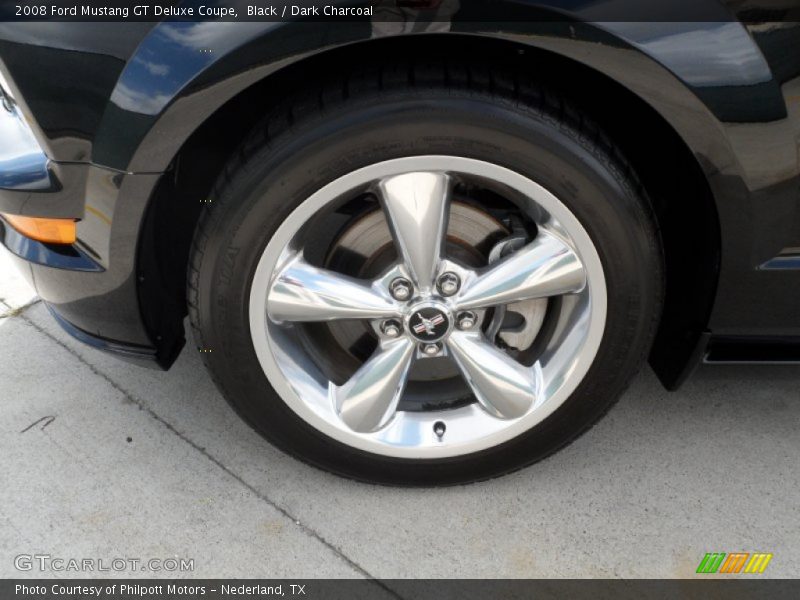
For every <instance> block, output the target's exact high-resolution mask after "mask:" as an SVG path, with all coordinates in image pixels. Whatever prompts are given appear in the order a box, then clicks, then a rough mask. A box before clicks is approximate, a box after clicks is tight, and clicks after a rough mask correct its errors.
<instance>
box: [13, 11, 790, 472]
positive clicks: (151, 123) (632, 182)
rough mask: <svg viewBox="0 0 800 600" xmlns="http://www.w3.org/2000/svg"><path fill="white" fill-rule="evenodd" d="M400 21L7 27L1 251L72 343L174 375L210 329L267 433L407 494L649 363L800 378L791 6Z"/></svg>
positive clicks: (580, 407) (542, 448)
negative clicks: (796, 371) (778, 369)
mask: <svg viewBox="0 0 800 600" xmlns="http://www.w3.org/2000/svg"><path fill="white" fill-rule="evenodd" d="M174 4H176V5H181V6H184V7H187V6H191V5H194V3H193V2H178V3H174ZM234 4H235V3H234ZM334 4H335V3H334ZM350 4H352V3H350ZM365 4H367V3H365ZM391 4H394V9H393V8H392V7H391V6H389V7H388V8H387V7H384V8H385V10H380V9H379V7H377V8H375V9H374V10H372V9H370V10H366V9H365V10H364V11H363V12H364V14H363V15H361V16H358V17H352V18H348V19H344V20H341V21H333V20H331V19H318V20H308V19H300V20H297V19H295V20H292V19H286V20H280V19H276V20H272V21H268V20H263V21H250V22H248V21H245V20H241V21H238V22H235V21H233V20H224V19H223V20H216V21H203V20H197V21H188V20H162V21H158V22H147V21H141V22H140V21H136V20H127V21H125V22H103V23H99V22H94V23H85V22H74V21H69V22H67V21H63V22H43V21H37V20H35V19H32V20H30V21H28V22H5V23H1V24H0V101H1V103H2V106H0V239H2V242H3V244H4V246H5V247H6V248H7V249H8V250H9V251H10V252H11V253H12V254H13V255H14V257H15V259H16V260H17V261H18V263H19V267H20V269H21V270H22V272H24V273H25V274H26V276H28V278H29V280H30V281H31V283H32V284H33V285H34V286H35V287H36V290H37V291H38V293H39V295H40V296H41V297H42V299H43V300H44V301H45V303H46V305H47V306H48V308H49V309H50V311H51V312H52V314H53V317H54V318H55V319H56V320H58V322H59V323H60V324H61V325H62V326H63V327H64V328H65V329H66V330H67V331H68V332H70V333H71V334H72V335H74V336H75V337H77V338H78V339H80V340H82V341H84V342H86V343H88V344H90V345H92V346H95V347H96V348H99V349H102V350H106V351H109V352H112V353H115V354H117V355H119V356H121V357H124V358H127V359H130V360H133V361H136V362H139V363H143V364H150V365H154V366H157V367H160V368H163V369H167V368H169V367H170V365H171V364H172V363H173V361H174V360H175V359H176V357H177V356H178V354H179V352H180V351H181V348H182V347H183V346H184V343H185V338H184V336H185V331H184V321H185V317H186V316H187V315H188V317H189V322H190V323H191V328H192V330H193V332H192V336H191V337H192V339H193V340H194V346H195V347H196V348H197V349H198V350H199V351H200V352H201V354H202V357H203V359H204V361H205V363H206V365H207V367H208V369H209V370H210V372H211V374H212V376H213V378H214V380H215V381H216V383H217V385H218V386H219V388H220V390H221V391H222V393H223V394H224V395H225V397H226V398H227V399H228V400H229V401H230V403H231V404H232V405H233V407H234V408H235V409H236V410H237V412H238V413H239V414H240V415H241V416H242V417H243V418H245V419H246V420H247V421H248V422H249V423H250V424H252V426H253V427H254V428H255V429H257V430H258V431H259V432H260V433H262V434H263V435H264V436H265V437H267V438H268V439H269V440H270V441H271V442H273V443H274V444H276V445H277V446H279V447H280V448H282V449H284V450H286V451H288V452H290V453H292V454H294V455H296V456H298V457H299V458H301V459H303V460H305V461H307V462H309V463H312V464H314V465H317V466H320V467H323V468H326V469H329V470H332V471H334V472H337V473H339V474H342V475H345V476H349V477H354V478H358V479H363V480H371V481H378V482H383V483H395V484H424V485H435V484H449V483H455V482H462V481H470V480H476V479H484V478H488V477H492V476H495V475H498V474H501V473H505V472H508V471H511V470H514V469H517V468H519V467H522V466H524V465H527V464H529V463H531V462H533V461H536V460H538V459H541V458H543V457H544V456H547V455H548V454H550V453H552V452H554V451H555V450H557V449H558V448H560V447H562V446H563V445H565V444H566V443H568V442H569V441H571V440H572V439H574V438H575V437H576V436H578V435H579V434H580V433H582V432H583V431H585V430H586V429H587V428H588V427H590V426H591V425H592V424H593V423H594V422H595V421H596V420H597V419H599V418H600V416H601V415H603V414H604V413H605V412H606V411H607V410H608V409H609V407H610V406H611V404H612V403H613V401H614V400H615V399H616V398H617V397H618V396H619V395H620V394H621V392H622V391H623V390H624V389H625V386H626V385H627V384H628V382H629V381H630V379H631V377H632V376H633V375H634V373H635V372H636V371H637V369H638V368H639V367H640V366H641V365H642V363H643V362H644V361H645V359H649V362H650V364H651V365H652V367H653V369H654V370H655V372H656V373H657V374H658V376H659V378H660V379H661V381H662V382H663V384H664V385H665V386H666V387H668V388H670V389H673V388H675V387H677V386H678V385H680V383H681V382H682V381H683V380H684V379H685V378H686V377H687V376H688V375H689V374H690V373H691V371H692V369H693V368H694V367H695V366H696V365H697V364H698V363H699V362H701V361H703V360H705V361H708V362H714V361H718V362H719V361H724V362H736V361H766V362H791V361H800V310H799V308H800V26H798V23H797V21H800V14H797V12H798V11H797V9H796V8H795V7H794V5H795V3H794V2H791V1H785V0H774V1H772V2H768V3H765V4H769V7H767V9H762V8H758V7H754V5H755V4H757V3H754V2H749V1H748V2H744V1H740V0H726V1H720V0H694V1H693V2H691V3H683V2H674V1H673V0H657V1H654V2H651V3H649V4H648V6H649V7H650V9H652V10H654V11H661V12H656V13H655V14H656V15H657V18H654V19H652V20H649V21H643V20H637V21H631V20H626V19H624V18H621V17H620V16H619V15H620V13H619V11H617V10H616V7H617V5H621V4H623V3H621V2H616V1H611V2H605V3H599V4H598V3H594V2H586V3H570V6H569V7H568V8H564V3H563V2H558V1H556V0H550V1H545V2H526V1H523V2H517V1H515V2H505V1H503V0H498V1H497V2H493V3H486V2H477V1H470V0H461V2H460V3H448V2H446V0H445V1H444V2H436V1H433V2H400V1H399V2H396V3H391ZM627 4H629V3H625V5H626V6H627ZM684 5H685V7H684V8H685V11H684V12H681V11H682V10H684V9H682V8H681V7H683V6H684ZM487 6H490V7H491V10H489V8H487ZM492 11H494V12H492ZM684 13H685V14H686V15H687V16H686V18H684V17H683V16H682V15H683V14H684ZM500 17H502V18H500ZM641 18H646V17H641Z"/></svg>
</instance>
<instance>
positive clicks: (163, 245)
mask: <svg viewBox="0 0 800 600" xmlns="http://www.w3.org/2000/svg"><path fill="white" fill-rule="evenodd" d="M539 42H540V45H539V47H535V46H531V45H530V44H525V43H522V42H519V41H510V40H504V39H500V38H499V37H489V36H472V35H459V34H452V33H450V34H427V35H424V36H402V37H396V38H386V39H381V40H371V41H367V42H360V43H357V44H348V45H345V46H342V47H339V48H336V49H331V50H326V51H324V52H320V53H318V54H315V55H313V56H309V57H305V58H303V59H301V60H298V61H297V62H293V63H291V64H288V65H285V66H284V67H283V68H281V69H279V70H276V71H275V72H272V73H270V74H268V75H266V76H264V77H262V78H261V79H259V80H258V81H256V82H254V83H252V84H251V85H249V86H248V87H246V88H245V89H244V90H243V91H240V92H239V93H238V94H236V95H235V96H233V97H232V98H230V99H229V100H227V101H226V102H224V103H223V104H222V105H221V106H219V107H217V108H216V110H214V111H213V113H211V115H210V116H209V117H208V118H207V119H205V120H204V121H203V122H202V123H201V124H200V125H199V126H198V127H197V128H196V129H195V130H194V131H192V132H191V134H190V135H189V136H188V138H186V139H185V141H183V143H182V144H181V145H180V148H179V150H178V151H177V152H176V153H175V154H174V156H173V158H172V159H171V161H170V163H169V167H168V169H167V172H166V173H165V174H164V176H163V177H162V178H161V181H160V183H159V185H158V187H157V189H156V190H155V192H154V194H153V196H152V197H151V200H150V202H149V206H148V210H147V214H146V218H145V220H144V223H143V227H142V232H141V235H140V243H139V248H138V256H137V263H138V264H139V271H140V272H143V273H146V274H147V277H145V278H144V280H145V281H147V282H149V283H148V285H147V286H144V285H140V286H139V290H138V293H139V301H140V307H141V311H142V316H143V319H144V321H145V324H146V326H147V328H148V330H149V331H150V332H151V333H153V334H154V335H153V336H152V337H153V338H154V339H157V332H159V331H161V332H163V331H167V330H169V331H173V332H174V331H177V330H178V329H181V328H182V325H181V323H182V320H183V317H184V316H185V314H186V305H185V303H186V300H185V287H184V281H185V273H186V266H187V264H188V259H189V252H190V245H191V237H192V235H193V233H194V228H195V224H196V222H197V218H198V216H199V214H200V210H201V209H202V207H203V204H204V203H205V202H209V201H211V202H213V198H210V197H209V193H210V191H211V188H212V186H213V183H214V181H215V180H216V178H217V177H218V175H219V174H220V173H221V171H222V170H223V168H224V165H225V163H226V162H227V160H228V158H229V156H230V155H231V153H232V152H234V151H235V149H236V147H237V146H238V145H239V144H240V143H241V141H242V140H243V139H244V138H245V136H246V134H247V132H248V131H249V130H250V129H251V128H252V127H253V126H255V124H256V123H257V122H258V120H259V119H260V117H261V115H262V113H263V107H264V106H271V105H273V104H275V103H279V102H281V101H282V100H281V99H282V97H283V96H284V94H283V91H284V90H286V89H289V88H292V87H293V86H298V85H308V82H309V81H314V80H315V78H316V77H317V76H319V77H321V76H322V75H323V74H325V73H330V72H331V71H332V70H342V65H349V64H358V61H359V59H360V58H361V59H362V60H363V55H364V52H365V51H366V50H367V47H368V51H369V55H370V57H372V58H373V59H374V60H377V61H380V60H381V59H385V60H392V59H395V60H396V57H397V56H402V57H403V60H405V61H408V62H409V63H417V64H424V62H425V61H427V60H430V59H431V58H432V57H435V58H437V59H445V60H453V61H464V60H473V59H474V60H476V61H481V63H483V64H487V65H488V64H491V63H492V61H502V63H503V64H504V66H505V67H506V68H508V67H510V68H513V69H520V70H525V71H528V72H535V73H536V75H537V78H538V79H541V80H542V82H543V83H544V84H546V85H547V86H550V87H554V88H557V89H559V90H560V91H562V92H563V93H565V94H566V95H568V96H570V97H571V98H572V99H573V100H574V101H575V104H576V105H577V106H579V107H580V108H581V109H582V110H586V111H587V112H589V113H590V114H591V116H592V118H593V120H595V121H597V122H598V123H599V124H600V125H601V126H602V127H603V129H604V130H605V131H607V132H609V134H610V135H611V136H612V137H613V139H614V143H615V144H616V145H617V146H619V147H620V148H621V149H622V151H623V153H625V155H626V157H627V160H628V161H629V162H630V163H631V164H632V165H633V168H634V169H635V170H636V171H637V174H638V175H639V178H640V179H641V180H642V183H643V185H644V187H645V189H646V191H647V193H648V195H649V196H650V198H651V200H652V202H653V205H654V208H655V210H656V214H657V217H658V221H659V226H660V229H661V233H662V238H663V243H664V248H665V255H666V262H667V265H666V267H667V298H666V302H665V310H664V315H663V317H662V322H661V326H660V328H659V332H658V335H657V337H656V341H655V344H654V347H653V350H652V353H651V357H650V358H651V364H652V365H653V366H654V368H655V369H656V372H657V374H658V375H659V377H660V378H661V380H662V382H663V383H664V384H665V385H666V386H667V387H675V386H676V385H677V384H678V383H680V381H681V380H682V378H683V377H684V376H685V375H686V372H687V366H689V364H690V362H691V359H692V355H693V353H694V352H695V351H696V348H697V347H698V344H699V343H700V342H701V341H702V339H703V333H704V331H705V328H706V325H707V322H708V317H709V315H710V312H711V308H712V306H713V301H714V297H715V293H716V283H717V278H718V271H719V260H720V257H719V255H720V233H719V231H720V226H719V217H718V214H717V208H716V204H715V200H714V195H713V193H712V191H711V188H710V187H709V184H708V180H707V177H706V173H707V172H709V171H714V170H715V169H717V168H718V167H717V164H716V163H718V161H729V160H731V156H730V154H729V148H728V147H727V144H726V143H725V142H724V139H722V137H721V131H720V130H719V128H718V123H717V121H716V120H715V119H714V117H713V115H711V113H710V112H709V111H708V109H707V108H706V107H704V106H703V105H702V103H701V102H700V101H699V100H698V99H697V98H696V97H695V96H694V95H693V94H691V92H690V91H689V90H688V89H686V88H685V87H684V86H683V85H682V84H681V83H680V82H679V81H678V80H677V79H676V78H675V77H674V76H673V75H671V74H670V73H669V72H667V71H666V70H665V69H664V68H663V67H661V66H660V65H658V64H657V63H655V62H654V61H653V60H652V59H650V58H648V57H645V56H644V55H642V54H641V53H639V52H638V51H635V50H632V49H630V48H629V47H621V46H605V47H603V50H602V51H598V52H596V53H595V55H592V56H586V55H585V54H582V53H583V51H584V48H583V47H582V46H581V45H574V44H569V43H566V42H565V41H563V40H558V39H550V38H547V39H542V40H539ZM562 42H564V43H562ZM604 55H605V56H604ZM592 63H594V64H592ZM598 63H599V64H600V65H601V66H603V69H602V70H601V69H598V68H597V67H598ZM632 65H633V66H637V65H638V68H641V69H642V72H643V73H644V75H645V77H641V78H640V81H638V83H635V84H634V85H627V82H626V81H625V78H626V77H629V75H626V73H627V72H628V71H627V69H630V68H632ZM603 71H606V72H603ZM615 75H619V76H620V77H621V78H622V81H620V78H618V77H615ZM661 86H669V87H668V88H667V89H669V90H670V91H671V93H670V94H668V95H667V97H666V100H665V99H664V97H665V95H664V94H663V89H664V88H663V87H661ZM659 87H661V93H660V94H659V96H660V99H659V98H653V97H652V96H648V93H649V92H653V93H654V91H655V90H656V89H658V88H659ZM587 89H590V90H591V91H592V93H591V97H588V96H587V94H586V93H585V91H586V90H587ZM676 103H677V104H678V105H679V106H678V107H677V108H676V106H675V104H676ZM686 111H688V112H689V113H690V114H691V115H692V117H693V122H692V121H691V120H687V119H685V114H686ZM619 115H625V119H624V120H622V121H621V120H620V116H619ZM676 120H677V121H679V123H678V126H676V123H675V121H676ZM643 131H647V132H648V134H649V135H648V136H647V137H645V136H643V135H642V132H643ZM687 137H688V139H687ZM728 164H730V163H728ZM675 173H680V174H681V176H680V177H676V176H675ZM687 214H689V215H691V218H686V217H687ZM165 298H167V299H168V301H165ZM688 298H691V302H687V299H688ZM158 335H162V337H163V334H158Z"/></svg>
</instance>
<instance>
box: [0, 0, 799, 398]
mask: <svg viewBox="0 0 800 600" xmlns="http://www.w3.org/2000/svg"><path fill="white" fill-rule="evenodd" d="M184 4H188V3H184ZM489 4H491V10H492V11H494V12H493V13H492V14H494V15H497V14H507V15H513V18H510V17H509V18H508V20H505V21H501V20H498V19H497V18H489V13H488V12H487V11H488V10H489V9H488V8H487V5H489ZM627 4H628V3H624V2H607V3H601V4H596V3H592V2H588V3H585V4H581V3H577V7H574V6H573V7H572V8H571V9H569V10H566V9H565V8H564V3H563V2H556V1H551V2H494V3H481V2H469V1H467V0H462V2H461V3H460V6H458V8H457V10H454V11H451V12H449V13H448V12H445V13H442V12H441V10H440V12H439V13H438V14H435V15H434V18H430V15H427V16H425V18H423V17H422V16H420V18H419V20H418V22H412V23H411V25H410V26H409V24H408V23H405V24H396V23H381V22H378V19H377V18H376V19H375V21H374V22H370V20H368V19H364V20H360V21H359V20H353V21H348V22H340V23H331V22H246V23H231V22H224V21H223V22H210V21H206V22H170V21H165V22H159V23H134V22H131V23H107V24H97V23H95V24H86V23H58V24H55V23H24V24H23V23H15V24H9V23H5V24H2V25H0V60H2V64H0V72H2V73H3V74H4V76H5V79H6V84H5V85H6V86H8V88H9V89H8V90H7V91H8V92H9V95H10V96H11V97H13V102H15V103H16V104H17V105H18V110H19V112H20V114H22V115H24V117H25V120H26V121H27V122H28V124H29V125H30V127H31V135H32V136H33V139H35V141H36V145H37V148H38V150H37V152H38V154H37V152H27V153H23V156H21V157H19V156H10V158H8V159H7V160H6V159H5V158H4V159H2V160H0V173H2V180H0V212H5V213H12V214H25V215H30V216H51V217H65V218H77V219H81V220H80V222H79V224H78V242H77V243H76V244H75V246H74V249H73V250H74V252H73V253H70V252H67V254H69V258H71V260H72V262H71V263H70V262H69V261H67V262H65V256H64V255H65V252H64V250H63V249H59V248H55V247H48V246H47V245H41V246H42V247H33V249H31V247H27V248H23V246H24V245H25V244H24V241H20V240H19V239H17V238H18V237H19V236H18V235H17V237H16V238H15V232H13V230H11V229H10V227H8V226H7V225H5V224H0V228H4V229H5V231H4V233H3V237H4V241H5V244H6V246H7V247H9V249H11V250H12V252H14V253H16V254H17V255H18V256H21V257H22V258H24V260H21V263H22V265H23V269H26V270H27V271H28V273H29V274H30V279H31V281H32V282H33V283H34V285H35V286H36V289H37V291H38V292H39V294H40V296H41V297H42V298H43V299H44V300H45V301H46V302H47V303H48V305H49V306H50V307H51V309H52V310H53V311H55V312H56V313H57V314H58V315H59V319H61V320H62V321H63V322H64V323H66V324H68V327H71V328H72V329H73V333H75V334H78V335H82V336H83V338H84V340H85V341H87V340H89V339H92V340H95V341H96V344H95V345H97V346H99V347H103V348H105V349H108V350H111V351H117V352H120V351H122V353H123V354H127V355H129V356H131V355H132V356H135V357H136V358H137V359H144V360H148V359H154V360H155V362H157V363H158V364H159V365H160V366H162V367H168V366H169V365H170V364H171V362H172V361H173V360H174V358H175V357H176V356H177V353H178V351H179V350H180V347H181V346H182V344H183V341H184V340H183V326H182V322H181V319H182V316H183V314H184V311H185V307H183V306H181V302H180V299H179V298H178V295H177V294H175V293H173V294H169V297H168V298H167V297H165V296H164V287H165V286H164V285H162V284H161V283H154V279H159V277H158V276H157V275H155V274H154V271H158V270H159V268H160V267H159V263H160V262H162V261H169V260H170V259H169V257H165V256H160V255H159V254H158V252H157V251H155V250H154V249H153V248H157V246H158V245H157V244H156V243H155V242H154V241H153V239H152V238H153V236H155V235H157V234H154V233H153V231H154V230H155V229H157V228H159V227H164V225H163V224H161V225H159V223H158V221H159V219H162V220H163V214H164V213H161V212H159V210H160V209H159V208H158V206H159V205H165V206H166V205H168V204H169V203H170V194H171V193H173V192H174V190H173V188H172V187H171V186H174V182H175V181H176V180H177V178H178V171H179V170H180V161H179V160H178V159H177V157H179V156H180V154H181V152H182V150H183V149H185V148H186V147H187V144H189V142H190V140H191V139H192V136H193V135H197V132H198V130H200V129H201V127H202V126H203V124H204V123H208V122H209V120H210V119H212V118H214V116H215V115H216V114H218V113H219V112H220V111H222V110H224V109H225V107H226V106H230V105H231V103H232V102H235V101H236V99H237V98H240V97H241V96H242V94H245V93H247V92H248V91H249V90H252V89H254V88H255V87H256V86H261V87H262V88H270V86H277V87H279V86H280V85H281V82H282V80H281V79H280V76H281V74H282V73H286V72H289V71H292V70H293V72H295V73H298V72H300V71H301V70H302V69H303V68H305V65H308V64H311V63H312V62H313V61H315V60H320V57H324V56H335V53H337V52H341V53H342V54H341V56H347V57H350V58H352V57H353V56H358V54H359V53H369V52H371V51H372V49H373V48H376V46H375V45H376V44H382V43H386V42H387V40H390V41H391V42H392V43H393V44H395V46H393V48H394V49H396V50H400V51H402V48H403V46H402V44H408V46H406V47H407V48H411V47H413V46H415V45H418V44H419V43H420V41H421V40H425V41H426V43H434V42H435V44H436V45H437V46H436V47H438V48H446V47H447V45H448V44H452V43H456V42H458V43H459V44H462V45H473V46H476V47H479V46H481V45H482V44H485V43H488V42H487V41H488V40H491V41H492V43H495V42H496V43H498V44H499V43H502V44H504V45H505V46H504V47H507V48H513V49H514V52H515V53H516V54H519V55H521V56H522V55H525V54H526V53H527V52H530V53H532V54H531V55H532V56H533V58H532V59H531V61H530V68H532V69H535V68H537V64H536V61H537V60H538V57H541V56H545V55H547V56H554V57H559V60H562V61H569V62H570V63H575V64H578V65H581V67H582V68H584V69H587V72H589V71H591V72H592V73H597V74H598V76H602V77H603V78H606V79H608V80H611V81H613V82H614V83H615V84H616V85H618V86H621V87H622V88H624V89H625V90H626V91H627V92H629V93H630V94H632V95H635V96H636V97H637V98H638V99H639V100H640V101H642V102H643V103H644V104H646V105H647V107H648V109H651V110H652V111H654V113H656V114H657V115H658V116H659V118H661V119H663V121H664V122H665V123H666V124H668V126H669V128H671V130H672V131H673V132H674V133H675V135H676V137H677V138H679V139H680V141H681V143H682V144H685V146H686V147H687V148H688V149H689V151H690V153H691V155H692V156H693V157H694V160H695V161H696V167H697V169H698V172H701V173H702V175H703V177H704V180H705V184H707V186H708V189H709V191H710V194H711V195H712V197H713V213H714V214H713V219H714V221H715V228H716V230H715V231H712V230H710V229H709V230H708V231H707V235H708V244H707V245H708V247H709V248H710V250H709V251H708V252H707V255H706V256H703V257H697V262H698V264H699V263H700V262H703V263H704V266H703V268H702V271H698V273H699V274H698V276H697V277H696V279H697V281H696V282H695V284H694V285H696V286H697V287H698V289H700V288H702V293H700V294H698V296H686V297H680V294H682V293H684V292H683V291H680V292H676V293H674V294H673V297H672V298H671V299H670V298H668V308H667V313H666V314H665V317H664V319H665V320H664V323H662V327H661V330H660V332H659V336H658V339H657V341H656V347H655V348H654V351H653V355H652V356H651V362H652V364H653V365H654V367H655V368H656V371H657V372H658V373H659V375H660V376H661V378H662V381H664V383H665V384H667V385H668V386H670V387H674V386H675V385H677V384H678V383H679V382H680V381H681V380H682V379H683V378H684V377H685V376H686V374H687V373H688V372H689V370H690V369H689V368H690V367H691V366H692V365H693V364H695V362H696V361H697V359H700V358H702V357H703V356H706V355H708V356H710V357H712V358H713V357H714V354H715V353H714V349H715V348H717V352H718V353H719V354H720V355H722V356H724V357H725V359H726V360H741V359H749V358H753V359H758V357H759V355H758V350H759V349H764V348H767V349H768V348H773V350H768V351H767V353H766V354H764V355H763V356H764V357H767V358H769V357H771V358H770V360H773V359H775V356H780V357H782V359H784V360H795V359H797V358H798V356H797V352H796V349H797V348H800V311H798V310H797V306H798V301H800V259H798V255H799V254H800V250H798V248H800V166H799V165H800V161H798V154H799V152H800V26H798V24H796V23H793V22H792V21H791V19H792V18H794V13H792V12H791V11H790V10H788V9H789V8H790V7H791V6H792V5H791V3H786V6H784V7H780V6H778V9H776V10H772V11H768V12H763V11H761V12H759V10H757V8H753V7H752V6H750V4H749V3H748V2H739V1H738V0H730V1H729V2H728V3H727V6H725V5H723V4H721V3H719V2H718V1H717V0H693V1H692V2H674V1H668V0H660V1H659V2H653V3H651V4H652V6H650V7H649V10H650V11H653V10H661V12H660V13H652V12H651V13H650V14H651V15H652V14H657V15H659V16H658V18H651V20H649V21H644V20H641V21H631V20H630V19H621V18H620V15H621V14H622V13H621V12H620V11H622V10H625V5H627ZM773 4H778V5H780V4H781V3H780V2H776V3H773ZM443 6H444V5H443ZM784 9H785V10H784ZM737 15H738V16H739V17H742V16H745V17H747V18H748V19H749V22H748V23H746V24H745V23H742V22H741V21H740V20H738V19H737ZM647 18H649V17H648V16H645V15H642V19H647ZM31 65H34V66H33V68H31ZM576 85H577V84H576ZM590 94H591V90H587V95H590ZM273 95H277V96H279V95H280V94H279V89H278V90H277V92H275V90H273ZM625 118H626V116H625V115H624V114H620V115H619V119H620V120H624V119H625ZM639 136H640V139H639V144H640V145H641V146H643V147H646V146H647V143H648V142H647V139H646V136H647V131H642V132H641V133H640V134H639ZM0 149H2V150H3V151H4V152H5V151H6V150H7V149H6V148H2V143H0ZM12 159H13V160H12ZM23 159H24V160H23ZM26 161H27V162H26ZM684 175H685V174H684V173H675V174H674V176H675V177H676V178H681V177H683V176H684ZM200 200H201V199H200V198H196V199H195V204H194V205H193V207H192V208H191V209H187V212H192V211H196V210H197V208H198V204H197V203H198V202H199V201H200ZM684 201H685V202H686V203H687V205H688V206H691V203H692V199H684ZM181 210H182V209H180V208H177V209H176V208H174V207H173V208H169V209H167V213H166V214H169V215H170V216H171V218H180V215H181V214H182V213H181ZM187 218H188V217H187ZM683 218H685V219H687V220H691V219H694V218H695V216H694V215H693V214H692V213H691V212H686V214H685V215H683ZM148 223H149V224H150V225H149V226H147V224H148ZM676 227H679V224H678V225H676ZM79 259H80V260H79ZM691 260H692V258H691V257H687V261H691ZM78 264H80V265H82V267H83V268H76V265H78ZM698 269H699V268H698ZM182 285H183V284H182V282H181V284H180V289H182ZM676 294H677V296H676ZM690 305H691V307H690V308H687V307H688V306H690ZM670 306H672V308H670ZM775 344H777V345H778V346H779V348H780V351H778V352H777V354H776V353H775V352H774V346H775ZM709 348H710V353H709V350H708V349H709ZM125 349H127V350H125Z"/></svg>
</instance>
